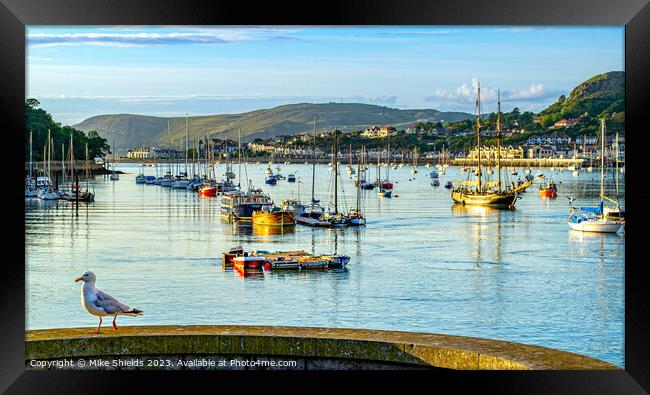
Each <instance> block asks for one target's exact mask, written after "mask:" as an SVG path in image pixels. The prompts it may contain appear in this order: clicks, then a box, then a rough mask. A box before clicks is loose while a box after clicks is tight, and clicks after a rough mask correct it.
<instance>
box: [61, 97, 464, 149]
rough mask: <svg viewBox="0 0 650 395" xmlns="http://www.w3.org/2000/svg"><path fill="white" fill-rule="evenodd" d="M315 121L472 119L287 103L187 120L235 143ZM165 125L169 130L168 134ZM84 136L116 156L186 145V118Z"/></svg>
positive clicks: (325, 125)
mask: <svg viewBox="0 0 650 395" xmlns="http://www.w3.org/2000/svg"><path fill="white" fill-rule="evenodd" d="M314 115H317V116H318V121H317V128H318V129H319V130H320V129H332V128H339V129H341V130H359V129H363V128H365V127H367V126H371V125H379V126H383V125H395V126H403V125H407V124H412V123H415V122H416V121H417V120H430V121H434V122H437V121H440V120H443V121H446V122H448V121H458V120H463V119H469V118H471V116H472V115H471V114H468V113H463V112H441V111H437V110H430V109H422V110H399V109H395V108H389V107H383V106H376V105H371V104H359V103H326V104H309V103H300V104H289V105H284V106H279V107H275V108H271V109H264V110H256V111H251V112H247V113H242V114H221V115H208V116H199V117H190V118H189V119H188V123H189V128H188V129H189V135H190V139H191V140H195V139H197V138H201V137H204V136H205V134H206V133H210V135H211V136H212V137H216V138H226V137H227V138H230V139H236V138H237V132H238V130H239V128H241V134H242V141H243V142H248V141H252V140H254V139H256V138H268V137H275V136H279V135H292V134H297V133H300V132H304V131H310V130H312V125H313V117H314ZM168 121H169V125H170V131H169V132H167V122H168ZM74 127H75V128H77V129H79V130H83V131H89V130H96V131H97V132H98V133H99V134H100V135H101V136H102V137H105V138H107V139H108V141H109V142H112V141H115V146H116V147H117V149H118V150H119V151H123V150H124V149H126V148H130V147H137V146H143V145H144V146H151V145H168V144H169V142H170V141H171V142H172V144H179V143H181V142H182V143H184V141H185V118H184V117H175V118H163V117H153V116H146V115H132V114H115V115H99V116H95V117H91V118H88V119H86V120H84V121H83V122H81V123H79V124H77V125H74Z"/></svg>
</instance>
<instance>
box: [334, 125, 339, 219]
mask: <svg viewBox="0 0 650 395" xmlns="http://www.w3.org/2000/svg"><path fill="white" fill-rule="evenodd" d="M338 142H339V134H338V130H336V129H334V214H338V213H339V205H338V198H339V196H338V186H339V184H338V180H339V177H338V172H339V155H338V153H339V147H338Z"/></svg>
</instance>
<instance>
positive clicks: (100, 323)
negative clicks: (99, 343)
mask: <svg viewBox="0 0 650 395" xmlns="http://www.w3.org/2000/svg"><path fill="white" fill-rule="evenodd" d="M101 326H102V317H99V325H98V326H97V333H99V328H100V327H101Z"/></svg>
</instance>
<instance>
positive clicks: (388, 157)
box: [386, 136, 390, 181]
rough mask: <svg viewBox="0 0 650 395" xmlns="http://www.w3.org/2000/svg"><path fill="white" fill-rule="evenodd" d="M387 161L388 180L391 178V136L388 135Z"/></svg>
mask: <svg viewBox="0 0 650 395" xmlns="http://www.w3.org/2000/svg"><path fill="white" fill-rule="evenodd" d="M386 162H388V167H387V168H386V180H387V181H388V180H390V136H388V150H387V151H386Z"/></svg>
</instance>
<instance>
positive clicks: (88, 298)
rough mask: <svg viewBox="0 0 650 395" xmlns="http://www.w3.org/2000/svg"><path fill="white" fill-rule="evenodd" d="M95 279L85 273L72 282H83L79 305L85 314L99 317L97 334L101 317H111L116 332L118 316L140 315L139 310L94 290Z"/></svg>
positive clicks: (91, 274)
mask: <svg viewBox="0 0 650 395" xmlns="http://www.w3.org/2000/svg"><path fill="white" fill-rule="evenodd" d="M95 279H96V277H95V273H93V272H85V273H84V274H82V275H81V277H77V278H76V279H75V280H74V281H75V282H79V281H83V282H84V284H83V286H82V287H81V305H82V306H83V307H84V308H85V309H86V311H87V312H89V313H90V314H92V315H94V316H97V317H99V326H97V333H99V328H100V327H101V326H102V317H106V316H110V315H112V316H113V330H115V331H116V330H117V324H116V323H115V320H116V319H117V316H118V315H128V316H131V317H135V316H137V315H142V311H141V310H138V309H133V308H131V307H129V306H127V305H125V304H124V303H121V302H120V301H119V300H117V299H115V298H114V297H112V296H111V295H109V294H107V293H104V292H102V291H100V290H99V289H97V288H95Z"/></svg>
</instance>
